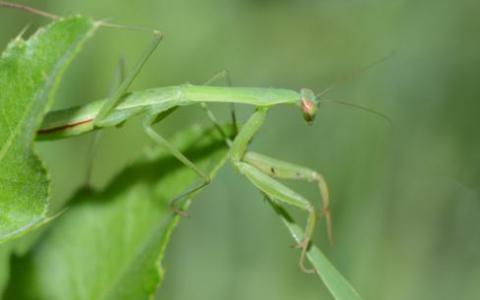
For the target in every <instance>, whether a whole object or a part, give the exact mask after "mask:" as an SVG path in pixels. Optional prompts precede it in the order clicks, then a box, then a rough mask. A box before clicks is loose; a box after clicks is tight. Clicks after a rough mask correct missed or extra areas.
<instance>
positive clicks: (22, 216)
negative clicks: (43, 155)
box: [0, 16, 97, 242]
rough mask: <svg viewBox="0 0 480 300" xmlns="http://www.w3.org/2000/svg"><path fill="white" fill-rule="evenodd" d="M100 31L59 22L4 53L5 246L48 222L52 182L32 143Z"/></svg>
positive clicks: (0, 197)
mask: <svg viewBox="0 0 480 300" xmlns="http://www.w3.org/2000/svg"><path fill="white" fill-rule="evenodd" d="M96 27H97V25H96V23H95V22H94V21H93V20H92V19H90V18H86V17H81V16H77V17H70V18H65V19H60V20H58V21H56V22H53V23H51V24H50V25H48V26H46V27H44V28H41V29H39V30H38V31H37V32H36V33H35V34H34V35H33V36H32V37H30V38H29V39H28V40H26V41H25V40H23V39H22V38H21V37H17V38H16V39H14V40H13V41H12V42H10V43H9V45H8V46H7V48H6V50H5V51H4V52H3V53H2V56H1V58H0V242H4V241H7V240H10V239H13V238H15V237H18V236H20V235H22V234H25V233H26V232H28V231H30V230H32V229H34V228H35V227H37V226H39V225H41V224H42V223H44V222H46V221H48V217H47V210H48V201H49V187H50V181H49V178H48V174H47V171H46V170H45V168H44V166H43V164H42V162H41V161H40V160H39V158H38V156H37V155H36V154H35V152H34V149H33V148H34V145H33V141H34V138H35V135H36V131H37V128H38V127H39V125H40V123H41V121H42V118H43V115H44V114H45V112H46V111H47V110H48V109H49V108H50V106H51V104H52V102H53V97H54V94H55V91H56V90H57V87H58V85H59V82H60V79H61V77H62V75H63V73H64V71H65V69H66V67H67V66H68V64H69V63H70V61H71V60H72V59H73V58H74V56H75V54H76V53H77V52H78V51H79V49H80V48H81V46H82V44H83V43H84V42H85V41H86V40H87V39H88V38H89V37H90V36H91V35H92V34H93V32H94V30H95V29H96Z"/></svg>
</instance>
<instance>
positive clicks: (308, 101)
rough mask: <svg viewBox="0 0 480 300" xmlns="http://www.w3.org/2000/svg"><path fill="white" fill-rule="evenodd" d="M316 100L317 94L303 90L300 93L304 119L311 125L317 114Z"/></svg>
mask: <svg viewBox="0 0 480 300" xmlns="http://www.w3.org/2000/svg"><path fill="white" fill-rule="evenodd" d="M315 98H316V97H315V94H314V93H313V91H312V90H309V89H302V90H301V91H300V109H301V110H302V113H303V118H304V119H305V121H307V123H308V124H309V125H310V124H312V123H313V121H314V120H315V116H316V114H317V103H316V101H315Z"/></svg>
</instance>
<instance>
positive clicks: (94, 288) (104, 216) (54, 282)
mask: <svg viewBox="0 0 480 300" xmlns="http://www.w3.org/2000/svg"><path fill="white" fill-rule="evenodd" d="M174 144H176V145H177V147H178V148H179V149H180V150H181V151H182V152H183V153H184V154H185V155H186V156H187V157H189V158H190V159H192V161H193V162H194V163H195V164H196V165H197V166H198V167H199V168H200V169H202V170H204V171H205V172H206V173H208V174H210V175H211V176H212V177H213V176H214V175H215V173H216V171H217V169H218V168H219V167H220V166H222V165H223V163H224V161H225V160H226V157H227V151H228V149H227V147H226V145H225V142H224V140H223V139H222V138H221V136H220V135H219V134H218V133H217V131H215V130H213V129H209V130H201V129H200V128H198V127H196V128H193V129H189V130H186V131H183V132H181V133H179V134H178V135H177V136H176V138H175V139H174ZM199 182H200V179H199V178H198V176H197V175H196V174H195V173H194V172H193V171H192V170H190V169H189V168H187V167H185V166H184V165H183V164H181V163H180V162H178V161H177V159H175V158H174V157H173V156H172V155H171V154H170V153H166V152H165V151H164V150H159V151H156V152H155V153H153V154H152V155H150V156H148V157H146V158H142V159H141V160H139V161H137V162H135V163H134V164H132V165H131V166H130V167H128V168H126V169H125V170H124V171H123V172H121V174H120V175H118V176H117V177H116V178H115V179H114V180H113V182H111V183H110V184H109V185H108V187H107V188H106V189H105V190H103V191H101V192H86V191H82V192H80V193H78V194H77V195H76V196H75V197H74V199H73V202H71V203H72V204H71V206H70V207H69V208H68V210H67V211H66V213H65V214H64V215H62V216H60V217H59V218H58V219H57V220H55V221H53V222H52V224H51V225H50V226H51V227H50V229H49V230H48V232H47V233H46V235H45V236H44V237H43V238H42V240H41V241H40V242H39V244H38V245H37V246H36V247H35V248H34V249H33V250H32V252H31V253H30V254H29V255H27V256H26V257H23V258H21V259H17V261H16V263H15V264H14V266H13V268H12V270H13V274H12V280H11V281H10V282H11V283H12V285H11V286H9V289H8V290H7V296H6V299H40V300H41V299H45V300H47V299H48V300H55V299H59V300H60V299H62V300H63V299H89V300H96V299H112V300H113V299H115V300H117V299H122V300H124V299H132V300H138V299H149V297H150V296H151V295H153V294H154V293H155V292H156V289H157V287H158V285H159V283H160V282H161V280H162V278H163V271H162V268H161V262H162V259H163V254H164V251H165V248H166V246H167V243H168V241H169V238H170V235H171V233H172V231H173V229H174V228H175V226H176V224H177V222H178V220H179V218H180V217H178V216H177V215H176V214H175V213H173V212H172V210H171V208H170V207H169V201H170V200H171V199H173V198H174V197H175V196H177V195H179V194H180V193H182V192H184V191H185V190H187V189H188V188H190V187H192V186H193V185H195V184H198V183H199ZM188 203H189V201H187V202H186V206H188Z"/></svg>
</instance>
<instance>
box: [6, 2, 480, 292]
mask: <svg viewBox="0 0 480 300" xmlns="http://www.w3.org/2000/svg"><path fill="white" fill-rule="evenodd" d="M22 3H25V4H29V5H33V6H35V7H37V8H41V9H44V10H47V11H49V12H53V13H56V14H61V15H69V14H77V13H81V14H85V15H90V16H93V17H95V18H97V19H108V20H110V21H112V22H116V23H121V24H130V25H140V26H145V27H151V28H157V29H160V30H162V31H163V32H164V34H165V40H164V42H163V43H162V45H161V47H160V48H159V50H158V51H157V52H156V54H155V55H154V57H153V58H152V59H151V60H150V61H149V62H148V64H147V65H146V67H145V69H144V71H143V72H142V74H141V76H140V77H139V78H138V80H136V82H135V84H134V89H143V88H147V87H156V86H164V85H173V84H180V83H185V82H187V81H188V82H191V83H197V84H200V83H203V82H205V81H207V80H208V79H209V78H210V77H212V76H213V75H214V74H216V73H218V72H219V71H221V70H223V69H227V70H229V71H230V74H231V77H232V81H233V84H234V85H236V86H259V87H283V88H291V89H295V90H298V89H300V88H302V87H309V88H313V89H315V90H316V91H320V90H322V89H324V88H326V87H328V86H329V85H330V84H332V83H333V82H335V81H336V80H337V79H338V78H341V77H342V76H345V75H348V74H351V73H352V72H355V70H357V69H358V68H359V67H361V66H363V65H366V64H368V63H369V62H372V61H374V60H378V59H380V58H382V57H384V56H385V55H387V54H389V53H391V52H392V51H394V54H393V55H392V56H391V57H390V58H389V59H388V60H386V61H385V62H383V63H381V64H378V65H377V66H375V67H374V68H372V69H369V70H368V71H365V72H362V73H360V74H358V75H356V76H355V77H354V78H352V79H350V80H348V81H344V82H342V83H341V84H339V85H337V86H335V89H334V90H333V91H332V92H330V93H329V94H328V95H327V96H326V97H327V98H329V99H341V100H346V101H350V102H354V103H357V104H362V105H366V106H368V107H371V108H374V109H376V110H379V111H382V112H385V113H386V114H387V115H388V116H390V117H391V118H392V120H393V122H394V126H393V128H389V127H388V125H387V124H386V123H385V122H382V121H381V120H380V119H378V118H377V117H375V116H373V115H369V114H365V113H363V112H360V111H356V110H354V109H349V108H345V107H341V106H334V105H329V106H327V105H324V106H322V107H321V110H320V113H319V116H318V119H317V122H316V123H315V125H314V126H312V127H307V126H306V125H305V124H304V122H303V120H302V118H301V114H300V112H298V111H296V110H295V109H292V108H291V107H281V108H280V107H279V108H275V109H274V110H272V111H271V113H270V115H269V118H268V120H267V123H266V125H265V127H264V128H263V130H262V131H261V133H260V134H259V136H258V137H257V139H256V140H255V141H254V143H253V144H252V146H251V149H255V150H257V151H259V152H262V153H267V154H270V155H272V156H274V157H277V158H281V159H284V160H288V161H292V162H296V163H299V164H303V165H306V166H310V167H312V168H314V169H317V170H319V171H320V172H322V173H323V174H324V175H325V177H326V179H327V180H328V183H329V185H330V188H331V196H332V202H333V203H332V213H333V220H334V234H335V240H336V243H335V245H334V246H330V245H329V244H328V242H327V241H326V239H325V231H324V225H323V224H322V227H319V230H318V233H317V234H316V237H315V242H316V243H317V244H319V245H320V247H321V248H322V249H323V250H324V251H325V253H326V254H327V256H328V257H329V258H330V259H331V261H332V262H333V263H334V265H335V266H336V267H337V268H338V269H339V270H340V272H341V273H342V274H344V275H345V276H346V277H347V278H348V279H349V280H350V281H351V282H352V284H353V285H354V286H355V287H356V288H357V290H358V291H359V293H360V294H361V295H362V296H363V297H364V298H365V299H476V298H478V297H480V263H479V262H480V251H479V248H480V197H479V192H480V184H479V183H480V168H478V166H480V154H479V153H480V151H479V150H480V139H479V134H478V124H479V122H478V118H479V115H480V104H479V97H478V95H479V94H480V86H479V84H478V82H479V81H478V78H480V77H479V76H480V54H479V53H480V39H479V32H480V18H479V17H478V11H479V10H480V3H479V2H476V1H468V0H463V1H452V0H450V1H448V0H438V1H414V0H393V1H381V0H366V1H358V0H356V1H354V0H351V1H348V0H329V1H307V0H296V1H293V0H290V1H288V0H276V1H274V0H243V1H240V0H238V1H233V0H230V1H225V0H224V1H220V0H203V1H192V0H189V1H187V0H157V1H153V0H151V1H147V0H140V1H113V0H108V1H92V0H84V1H58V0H57V1H53V0H51V1H41V2H39V1H23V2H22ZM45 22H46V21H45V20H43V19H41V18H38V17H35V16H32V15H29V14H25V13H21V12H16V11H11V10H5V9H2V10H0V24H1V25H0V45H2V47H3V45H6V43H7V42H8V41H9V40H10V39H12V38H13V37H15V36H16V35H17V34H18V33H19V32H20V30H21V29H22V28H23V27H24V26H25V25H26V24H31V26H30V28H31V29H30V32H32V31H33V29H34V28H36V27H37V26H39V25H43V24H45ZM150 38H151V37H150V36H148V34H143V33H142V34H140V33H138V32H128V31H119V30H113V29H101V30H100V32H99V33H98V34H97V35H96V37H95V38H94V41H93V42H90V43H88V45H87V47H86V48H85V50H84V51H82V53H81V54H80V55H79V58H78V59H76V61H75V62H74V64H73V65H72V67H71V68H70V69H69V71H68V73H67V76H66V78H65V80H64V82H63V84H62V88H61V90H60V91H59V94H58V97H57V103H56V107H59V108H60V107H68V106H71V105H73V104H83V103H87V102H88V101H91V100H94V99H97V98H101V97H104V96H105V95H107V94H108V92H109V86H111V81H112V78H113V77H114V73H115V71H114V70H115V67H116V64H117V62H118V59H119V58H120V57H122V56H123V57H125V58H126V60H127V63H129V65H132V64H133V62H134V61H135V59H136V58H137V57H138V55H139V54H140V52H141V51H142V49H143V48H144V47H145V46H146V45H147V44H148V42H149V39H150ZM219 84H221V83H219ZM214 110H215V112H216V113H217V114H218V115H219V116H220V118H221V119H222V120H224V121H228V106H227V105H218V106H215V107H214ZM238 110H239V113H240V118H241V119H242V120H245V118H246V117H247V116H248V114H249V112H251V111H252V108H251V107H239V108H238ZM139 121H140V120H139V119H136V120H134V121H132V122H130V123H128V124H127V125H126V126H125V127H124V128H122V129H119V130H118V129H112V130H108V131H107V132H106V134H103V135H102V136H101V141H100V144H99V148H98V151H97V152H96V154H95V156H94V176H93V183H94V185H95V186H96V187H99V188H101V187H102V186H104V185H105V184H107V183H108V181H109V180H110V179H111V178H112V176H114V175H115V174H116V173H118V172H119V171H120V170H121V169H122V168H124V167H125V165H126V164H128V162H130V161H132V160H133V159H134V158H135V157H137V156H138V155H139V153H141V152H142V149H144V148H145V147H146V145H147V144H148V141H147V138H146V137H145V136H144V134H143V133H142V131H141V129H140V126H139ZM198 122H204V123H206V120H205V117H204V116H203V114H202V112H201V110H200V109H199V108H198V107H191V108H185V109H182V110H181V111H179V112H178V113H176V114H174V115H173V116H172V117H171V118H170V119H169V120H168V121H166V122H165V123H162V124H161V125H160V126H159V127H158V128H159V130H160V131H161V132H163V133H167V134H172V133H174V132H175V131H177V130H181V128H185V127H188V126H189V125H190V124H193V123H198ZM90 138H91V137H89V136H85V137H80V138H76V139H72V140H68V141H59V142H53V143H42V144H39V148H40V151H41V154H42V157H44V159H45V160H46V161H47V163H48V166H49V168H50V169H51V174H52V178H53V180H54V189H53V192H54V201H55V203H56V205H57V206H59V205H60V204H61V203H62V202H63V201H65V200H66V199H67V198H68V196H69V195H71V193H72V192H73V191H74V190H75V189H76V188H78V187H79V186H80V185H81V184H82V183H83V182H84V178H85V172H86V169H87V167H86V165H87V163H88V161H89V157H88V145H89V143H90ZM292 186H293V187H296V188H298V189H300V191H302V192H303V193H304V194H305V195H306V196H308V197H309V199H313V200H315V201H316V203H317V205H319V202H318V198H319V196H318V194H317V191H316V189H315V187H312V186H310V185H308V184H297V183H293V184H292ZM191 213H192V216H193V217H192V218H191V219H188V220H184V221H183V222H182V223H181V225H180V227H179V229H178V231H177V233H176V234H175V235H174V237H173V241H172V243H171V245H170V248H169V249H168V253H167V255H168V256H167V263H166V268H167V279H166V281H165V282H164V284H163V287H162V289H161V290H160V291H159V298H162V299H277V300H280V299H305V300H307V299H329V296H328V294H327V292H326V289H325V288H324V287H323V285H322V284H321V283H320V281H319V280H318V278H316V277H315V276H310V275H306V274H303V273H302V272H301V271H300V270H299V268H298V266H297V263H298V255H299V252H298V251H297V250H293V249H291V248H290V247H289V245H290V244H291V243H292V240H291V239H290V236H289V234H288V233H287V232H286V230H285V228H284V227H283V226H282V225H281V223H280V220H278V218H277V217H276V216H275V215H274V213H273V212H272V211H271V209H270V207H269V206H268V205H267V204H266V203H264V201H263V200H262V196H261V195H260V193H259V192H258V191H257V190H255V188H254V187H253V186H252V185H251V184H250V183H249V182H247V180H246V179H244V178H243V177H241V176H240V175H239V174H236V173H235V172H234V171H233V170H232V169H231V168H230V166H227V167H225V168H224V169H223V170H222V171H221V173H220V174H219V176H218V177H217V178H216V179H215V180H214V183H213V184H212V185H211V186H209V187H208V188H207V189H206V190H205V191H204V192H202V194H201V196H200V197H198V198H197V199H196V201H195V203H194V205H193V208H192V211H191ZM296 216H297V218H300V217H304V215H303V214H301V213H297V214H296Z"/></svg>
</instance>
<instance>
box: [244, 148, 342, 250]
mask: <svg viewBox="0 0 480 300" xmlns="http://www.w3.org/2000/svg"><path fill="white" fill-rule="evenodd" d="M244 161H245V162H247V163H249V164H251V165H252V166H254V167H256V168H257V169H259V170H261V171H262V172H263V173H265V174H268V175H270V176H272V177H275V178H280V179H294V180H302V181H307V182H316V183H317V185H318V189H319V191H320V195H321V196H322V202H323V208H322V214H323V215H324V216H325V220H326V223H327V236H328V239H329V240H330V242H331V243H333V233H332V218H331V216H330V200H329V193H328V186H327V183H326V181H325V179H324V178H323V175H322V174H320V173H318V172H316V171H314V170H311V169H309V168H306V167H303V166H299V165H295V164H292V163H289V162H285V161H281V160H278V159H275V158H272V157H269V156H266V155H263V154H259V153H255V152H250V151H249V152H247V153H246V154H245V156H244Z"/></svg>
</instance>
